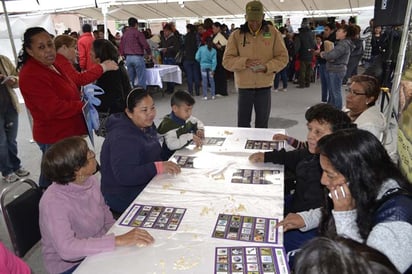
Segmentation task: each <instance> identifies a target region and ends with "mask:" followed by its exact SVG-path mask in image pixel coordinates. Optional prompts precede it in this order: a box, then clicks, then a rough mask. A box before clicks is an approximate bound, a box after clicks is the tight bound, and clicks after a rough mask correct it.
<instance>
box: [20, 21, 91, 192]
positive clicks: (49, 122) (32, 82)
mask: <svg viewBox="0 0 412 274" xmlns="http://www.w3.org/2000/svg"><path fill="white" fill-rule="evenodd" d="M59 57H60V58H65V57H63V56H61V55H60V56H59ZM55 62H56V49H55V46H54V43H53V40H52V37H51V35H50V34H49V33H48V32H47V31H46V30H45V29H43V28H41V27H33V28H28V29H27V30H26V32H25V33H24V41H23V51H22V53H21V56H20V58H19V64H18V69H19V70H20V75H19V76H20V90H21V93H22V95H23V97H24V100H25V103H26V106H27V108H28V109H29V110H30V113H31V115H32V117H33V138H34V140H35V141H36V142H37V144H38V145H39V147H40V150H41V151H42V152H43V153H44V152H45V151H46V150H47V149H48V147H50V145H52V144H54V143H56V142H57V141H59V140H61V139H64V138H66V137H70V136H79V135H86V134H87V129H86V124H85V122H84V119H83V114H82V108H83V102H82V101H81V98H80V93H79V90H78V89H77V83H75V82H74V80H73V79H72V78H71V77H69V76H68V75H67V73H66V72H65V71H64V70H63V69H61V68H60V67H59V66H58V65H55ZM39 184H40V186H41V187H43V188H47V187H48V185H49V184H50V182H48V181H46V180H45V179H44V178H43V176H42V174H40V179H39Z"/></svg>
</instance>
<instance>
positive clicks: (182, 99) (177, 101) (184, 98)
mask: <svg viewBox="0 0 412 274" xmlns="http://www.w3.org/2000/svg"><path fill="white" fill-rule="evenodd" d="M182 104H185V105H188V106H193V105H194V104H195V99H194V98H193V97H192V95H190V94H189V93H188V92H187V91H184V90H178V91H176V92H175V93H173V95H172V99H171V100H170V105H171V106H181V105H182Z"/></svg>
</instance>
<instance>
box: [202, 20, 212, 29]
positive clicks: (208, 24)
mask: <svg viewBox="0 0 412 274" xmlns="http://www.w3.org/2000/svg"><path fill="white" fill-rule="evenodd" d="M212 24H213V20H212V19H211V18H206V19H205V20H203V27H204V28H205V29H210V28H211V27H212Z"/></svg>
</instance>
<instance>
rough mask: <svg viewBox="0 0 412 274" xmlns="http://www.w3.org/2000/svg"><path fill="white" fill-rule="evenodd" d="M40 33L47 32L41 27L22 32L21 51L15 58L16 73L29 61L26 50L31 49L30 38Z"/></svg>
mask: <svg viewBox="0 0 412 274" xmlns="http://www.w3.org/2000/svg"><path fill="white" fill-rule="evenodd" d="M42 32H47V31H46V30H45V29H44V28H42V27H32V28H28V29H26V31H25V32H24V35H23V45H22V49H21V50H20V52H19V56H18V57H17V66H16V68H17V70H18V71H20V69H21V68H22V67H23V65H24V64H25V63H26V62H27V60H28V59H29V54H28V53H27V51H26V48H29V49H30V48H31V43H32V37H33V36H34V35H37V34H39V33H42ZM47 33H48V32H47Z"/></svg>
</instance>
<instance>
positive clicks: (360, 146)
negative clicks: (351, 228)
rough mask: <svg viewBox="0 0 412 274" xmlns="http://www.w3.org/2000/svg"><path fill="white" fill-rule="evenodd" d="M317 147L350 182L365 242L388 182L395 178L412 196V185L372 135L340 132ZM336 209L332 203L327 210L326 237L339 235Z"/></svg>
mask: <svg viewBox="0 0 412 274" xmlns="http://www.w3.org/2000/svg"><path fill="white" fill-rule="evenodd" d="M317 145H318V150H319V152H320V155H321V156H322V155H323V156H325V157H326V158H328V159H329V161H330V163H331V164H332V166H333V167H334V168H335V169H336V170H337V171H338V172H339V173H341V174H342V175H343V176H344V177H345V179H346V181H347V182H350V184H349V190H350V193H351V195H352V197H353V199H354V200H355V203H356V211H357V217H356V223H357V226H358V228H359V233H360V235H361V237H362V238H363V239H366V238H367V237H368V235H369V233H370V231H371V229H372V226H373V217H374V213H375V204H376V199H377V196H378V192H379V191H380V189H381V187H382V185H383V183H384V182H385V181H387V180H389V179H393V180H395V181H396V182H397V183H398V184H399V186H400V187H401V188H403V189H405V190H406V191H409V192H410V193H412V185H411V184H410V183H409V182H408V181H407V179H406V178H405V177H404V176H403V175H402V173H401V171H400V170H399V169H398V167H397V166H396V164H395V163H394V162H392V160H391V158H390V157H389V154H388V152H387V151H386V149H385V148H384V147H383V145H382V144H381V142H380V141H379V140H378V139H377V138H376V137H375V136H374V135H373V134H372V133H370V132H368V131H365V130H361V129H345V130H339V131H337V132H335V133H332V134H330V135H327V136H324V137H322V138H321V139H320V140H319V141H318V144H317ZM325 199H326V194H325ZM332 207H333V204H332V203H331V201H328V203H326V205H325V207H324V209H323V216H322V221H321V224H320V231H321V233H322V234H323V235H326V236H333V235H335V234H336V227H335V223H334V221H333V217H332V213H331V210H332Z"/></svg>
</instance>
